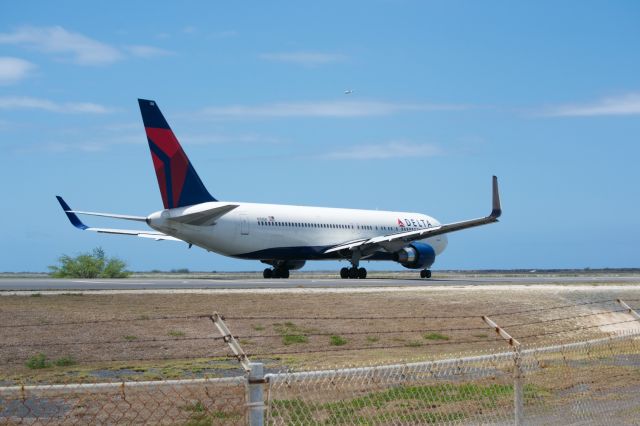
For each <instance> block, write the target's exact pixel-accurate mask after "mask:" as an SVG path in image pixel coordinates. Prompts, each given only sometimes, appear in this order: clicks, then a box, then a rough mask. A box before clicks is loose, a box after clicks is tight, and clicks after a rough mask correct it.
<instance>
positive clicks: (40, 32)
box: [0, 26, 123, 65]
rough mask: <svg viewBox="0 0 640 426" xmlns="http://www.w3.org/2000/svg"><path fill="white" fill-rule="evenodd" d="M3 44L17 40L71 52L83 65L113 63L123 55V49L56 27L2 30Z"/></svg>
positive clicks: (44, 49)
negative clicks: (8, 31) (4, 31)
mask: <svg viewBox="0 0 640 426" xmlns="http://www.w3.org/2000/svg"><path fill="white" fill-rule="evenodd" d="M0 44H14V45H18V46H27V47H31V48H33V49H36V50H39V51H42V52H45V53H51V54H59V55H63V56H68V57H70V58H71V60H72V61H73V62H75V63H77V64H80V65H103V64H111V63H113V62H116V61H119V60H120V59H122V57H123V55H122V53H121V52H120V50H118V49H116V48H115V47H113V46H110V45H108V44H105V43H102V42H99V41H97V40H94V39H92V38H89V37H87V36H85V35H82V34H80V33H74V32H71V31H67V30H65V29H64V28H62V27H60V26H55V27H22V28H19V29H18V30H16V31H14V32H12V33H4V34H0Z"/></svg>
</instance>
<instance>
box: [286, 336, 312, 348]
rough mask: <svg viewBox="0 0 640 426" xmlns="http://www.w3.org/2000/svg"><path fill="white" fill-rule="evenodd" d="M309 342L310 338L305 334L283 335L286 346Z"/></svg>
mask: <svg viewBox="0 0 640 426" xmlns="http://www.w3.org/2000/svg"><path fill="white" fill-rule="evenodd" d="M308 342H309V339H308V338H307V336H305V335H303V334H285V335H283V336H282V344H283V345H285V346H289V345H295V344H298V343H308Z"/></svg>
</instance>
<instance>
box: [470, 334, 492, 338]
mask: <svg viewBox="0 0 640 426" xmlns="http://www.w3.org/2000/svg"><path fill="white" fill-rule="evenodd" d="M473 337H477V338H478V339H486V338H487V337H489V335H488V334H486V333H480V334H474V335H473Z"/></svg>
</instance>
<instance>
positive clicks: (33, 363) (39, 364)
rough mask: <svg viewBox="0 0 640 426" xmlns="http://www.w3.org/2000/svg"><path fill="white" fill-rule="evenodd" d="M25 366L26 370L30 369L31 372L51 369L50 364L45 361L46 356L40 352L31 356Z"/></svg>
mask: <svg viewBox="0 0 640 426" xmlns="http://www.w3.org/2000/svg"><path fill="white" fill-rule="evenodd" d="M25 365H26V366H27V368H30V369H32V370H39V369H41V368H49V367H51V363H50V362H49V361H47V356H46V355H45V354H43V353H42V352H39V353H37V354H35V355H34V356H32V357H31V358H29V359H28V360H27V362H26V363H25Z"/></svg>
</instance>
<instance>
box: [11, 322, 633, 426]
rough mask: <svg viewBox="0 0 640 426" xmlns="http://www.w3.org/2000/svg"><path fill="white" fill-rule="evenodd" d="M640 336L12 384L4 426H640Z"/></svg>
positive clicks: (618, 336) (631, 332)
mask: <svg viewBox="0 0 640 426" xmlns="http://www.w3.org/2000/svg"><path fill="white" fill-rule="evenodd" d="M639 336H640V330H637V331H628V332H625V333H624V334H619V335H616V336H613V337H608V338H602V339H597V340H589V341H583V342H577V343H567V344H561V345H555V346H545V347H524V346H523V347H520V348H519V349H518V350H517V351H494V352H487V353H484V354H480V355H473V356H465V357H456V358H448V359H442V360H435V361H425V362H415V363H406V364H396V365H379V366H371V367H359V368H342V369H333V370H323V371H305V372H286V373H277V374H271V373H270V374H266V375H262V374H261V371H262V368H259V369H257V370H256V371H258V373H257V374H256V373H255V372H254V374H252V375H251V376H249V375H247V376H240V377H230V378H216V379H191V380H162V381H147V382H122V383H98V384H67V385H46V386H11V387H4V388H0V424H2V425H4V424H8V425H12V424H29V425H36V424H37V425H40V424H47V425H63V424H64V425H66V424H167V425H168V424H170V425H175V424H178V425H180V424H182V425H204V424H247V423H251V424H262V422H265V423H266V424H273V425H308V424H316V425H362V424H367V425H378V424H379V425H389V424H394V425H395V424H456V425H458V424H514V423H515V424H519V423H520V424H531V425H538V424H539V425H547V424H566V425H570V424H610V423H612V424H616V425H619V424H622V425H624V424H629V425H632V424H640V337H639ZM252 365H260V364H252ZM260 367H261V366H260ZM518 407H520V408H518ZM519 410H520V412H519ZM518 412H519V413H518ZM250 413H251V414H250ZM256 414H258V416H256Z"/></svg>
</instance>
